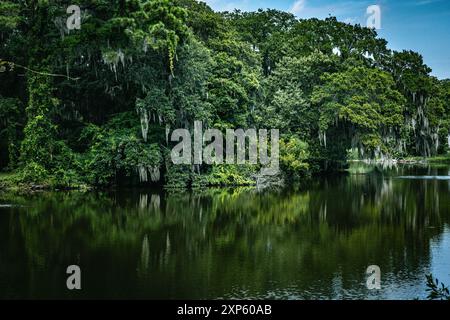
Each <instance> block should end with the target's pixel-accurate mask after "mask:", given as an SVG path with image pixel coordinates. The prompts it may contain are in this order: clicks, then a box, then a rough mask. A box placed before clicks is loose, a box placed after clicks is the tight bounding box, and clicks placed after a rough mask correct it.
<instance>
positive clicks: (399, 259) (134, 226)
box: [0, 164, 450, 299]
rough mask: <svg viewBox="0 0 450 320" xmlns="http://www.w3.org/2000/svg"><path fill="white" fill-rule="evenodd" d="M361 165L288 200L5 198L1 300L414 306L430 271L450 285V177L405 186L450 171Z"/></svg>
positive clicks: (260, 196)
mask: <svg viewBox="0 0 450 320" xmlns="http://www.w3.org/2000/svg"><path fill="white" fill-rule="evenodd" d="M358 165H360V164H358ZM352 170H354V171H353V173H352V174H347V175H342V176H335V177H331V178H328V179H316V180H314V181H310V182H308V183H307V186H306V187H302V188H298V189H295V190H294V189H291V190H283V191H264V192H257V191H255V190H253V189H248V188H244V189H233V190H224V189H221V190H203V191H198V190H197V191H195V192H183V193H179V192H178V193H164V192H161V191H148V190H120V191H119V192H115V193H79V192H70V193H44V194H35V195H32V196H12V195H2V196H1V197H0V204H14V206H10V207H0V297H2V298H17V297H25V298H29V297H37V298H59V297H62V298H64V297H66V298H118V297H124V298H155V299H162V298H179V299H182V298H195V299H203V298H277V299H281V298H283V299H340V298H346V299H351V298H355V299H383V298H391V299H392V298H400V299H413V298H416V297H418V298H424V297H425V295H426V293H425V287H424V284H425V274H427V273H429V272H433V273H434V274H435V275H436V276H437V277H439V278H440V279H441V280H443V281H444V282H447V283H450V275H449V273H450V271H449V270H450V268H449V261H450V259H449V257H450V247H449V245H448V244H449V243H450V234H449V232H448V230H449V229H448V226H449V220H450V207H449V206H450V201H449V200H450V192H449V191H450V185H449V182H448V181H443V180H437V179H434V180H427V179H422V180H418V179H397V178H396V177H399V176H412V175H421V174H422V175H423V174H427V175H429V176H441V175H445V174H448V168H447V167H440V168H428V167H426V168H425V167H409V166H405V167H398V166H397V167H396V168H391V169H383V168H381V169H380V168H377V167H376V166H375V165H372V166H366V167H365V168H353V169H352ZM360 171H364V174H361V172H360ZM444 172H445V173H444ZM70 264H78V265H80V267H81V268H82V276H83V278H82V286H83V290H82V291H81V292H68V291H67V290H66V288H65V279H66V274H65V268H66V267H67V266H68V265H70ZM372 264H376V265H379V266H380V267H381V270H382V290H380V291H369V290H367V289H366V287H365V282H366V275H365V270H366V268H367V266H369V265H372Z"/></svg>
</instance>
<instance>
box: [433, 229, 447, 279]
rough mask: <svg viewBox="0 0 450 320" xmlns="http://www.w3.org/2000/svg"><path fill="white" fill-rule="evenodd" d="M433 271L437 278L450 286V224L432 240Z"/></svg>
mask: <svg viewBox="0 0 450 320" xmlns="http://www.w3.org/2000/svg"><path fill="white" fill-rule="evenodd" d="M431 257H432V264H431V272H432V273H433V275H434V277H435V278H438V279H439V280H440V281H441V282H443V283H445V284H446V285H447V286H450V226H447V227H446V228H445V231H444V233H443V234H442V235H440V236H439V237H438V238H436V239H434V240H433V241H432V242H431Z"/></svg>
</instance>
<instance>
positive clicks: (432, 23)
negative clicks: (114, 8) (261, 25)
mask: <svg viewBox="0 0 450 320" xmlns="http://www.w3.org/2000/svg"><path fill="white" fill-rule="evenodd" d="M202 1H204V2H206V3H207V4H208V5H209V6H211V7H212V8H213V9H214V10H218V11H224V10H228V11H231V10H233V9H235V8H237V9H241V10H244V11H253V10H257V9H258V8H263V9H266V8H273V9H279V10H283V11H289V12H292V13H294V14H295V15H296V16H297V17H298V18H311V17H316V18H326V17H328V16H329V15H332V16H336V17H337V18H338V20H340V21H344V22H348V23H360V24H361V25H366V20H367V15H366V9H367V7H368V6H370V5H379V6H380V7H381V30H378V33H379V35H380V37H382V38H385V39H386V40H388V42H389V47H390V48H391V49H394V50H403V49H407V50H414V51H417V52H419V53H420V54H422V55H423V57H424V60H425V63H426V64H427V65H429V66H430V67H431V68H432V69H433V73H432V74H433V75H435V76H436V77H438V78H439V79H444V78H450V41H449V40H450V0H372V1H366V0H359V1H356V0H202Z"/></svg>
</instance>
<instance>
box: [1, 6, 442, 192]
mask: <svg viewBox="0 0 450 320" xmlns="http://www.w3.org/2000/svg"><path fill="white" fill-rule="evenodd" d="M72 4H77V5H79V6H80V8H81V12H82V15H81V29H80V30H68V28H67V26H66V19H67V18H68V16H69V15H68V14H67V13H66V9H67V7H69V5H72ZM430 72H431V70H430V68H429V67H428V66H426V65H425V63H424V61H423V59H422V57H421V56H420V55H419V54H418V53H415V52H410V51H405V52H394V51H391V50H389V49H388V47H387V43H386V41H385V40H383V39H380V38H378V37H377V34H376V32H375V31H374V30H371V29H367V28H364V27H361V26H359V25H356V26H353V25H349V24H344V23H341V22H338V21H337V20H336V19H335V18H328V19H326V20H318V19H309V20H298V19H296V18H295V17H294V16H293V15H291V14H289V13H285V12H280V11H277V10H267V11H263V10H259V11H257V12H251V13H248V12H241V11H235V12H224V13H216V12H214V11H213V10H211V9H210V8H209V7H208V6H207V5H206V4H204V3H199V2H196V1H194V0H150V1H145V0H113V1H111V0H78V1H75V0H71V1H65V0H60V1H43V0H16V1H0V125H1V127H0V149H1V151H2V152H1V154H0V169H2V170H15V171H16V172H18V173H19V174H18V176H19V179H20V180H22V181H24V182H31V183H50V184H54V185H61V186H70V185H74V184H82V183H83V184H89V185H111V184H119V183H129V184H136V183H139V182H141V183H142V182H147V181H149V182H148V183H162V184H165V185H167V186H172V187H179V186H182V187H184V186H202V185H233V184H239V185H247V184H252V183H253V182H254V181H256V179H257V172H258V168H254V167H250V166H238V165H216V166H211V165H202V166H198V165H197V166H175V165H173V164H172V163H171V161H170V157H169V155H170V149H171V147H172V145H171V143H169V142H168V140H167V136H166V135H167V131H168V130H171V129H174V128H189V129H191V128H192V127H193V124H194V121H196V120H198V121H202V122H203V124H204V126H206V127H209V128H217V129H220V130H225V129H227V128H235V129H237V128H267V129H270V128H277V129H279V130H280V135H281V142H280V147H281V149H280V152H281V154H280V164H281V168H282V173H283V174H282V175H283V176H284V177H285V178H287V179H296V178H299V177H302V176H304V175H308V174H311V173H313V172H317V171H320V170H326V169H333V168H336V166H337V165H340V164H342V163H343V162H345V160H346V159H347V156H348V154H349V151H350V150H353V152H354V153H357V154H358V156H359V157H361V158H377V159H385V158H402V157H406V156H432V155H437V154H439V153H444V152H446V151H447V150H446V149H447V147H448V143H447V140H448V136H449V129H450V99H449V98H450V82H449V81H448V80H447V81H439V80H438V79H436V78H434V77H432V76H431V75H430Z"/></svg>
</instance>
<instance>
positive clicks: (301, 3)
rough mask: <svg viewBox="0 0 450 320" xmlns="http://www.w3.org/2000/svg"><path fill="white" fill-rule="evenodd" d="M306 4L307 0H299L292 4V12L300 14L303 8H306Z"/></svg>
mask: <svg viewBox="0 0 450 320" xmlns="http://www.w3.org/2000/svg"><path fill="white" fill-rule="evenodd" d="M305 6H306V0H297V1H295V2H294V4H293V5H292V7H291V9H290V12H291V13H293V14H299V13H300V12H302V11H303V9H305Z"/></svg>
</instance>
